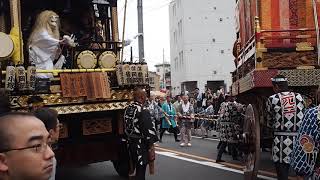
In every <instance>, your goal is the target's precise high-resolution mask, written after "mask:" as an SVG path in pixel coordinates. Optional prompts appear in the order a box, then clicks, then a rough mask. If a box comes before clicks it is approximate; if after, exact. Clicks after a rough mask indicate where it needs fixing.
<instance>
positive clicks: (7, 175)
mask: <svg viewBox="0 0 320 180" xmlns="http://www.w3.org/2000/svg"><path fill="white" fill-rule="evenodd" d="M48 143H49V133H48V131H47V130H46V128H45V126H44V124H43V122H41V121H40V120H39V119H38V118H36V117H35V116H33V115H32V114H27V113H18V112H12V113H7V114H2V115H1V116H0V179H1V180H16V179H23V180H35V179H36V180H48V179H49V178H50V177H51V173H52V170H53V157H54V153H53V151H52V150H51V148H50V146H49V144H48Z"/></svg>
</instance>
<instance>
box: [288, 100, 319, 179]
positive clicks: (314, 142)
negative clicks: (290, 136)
mask: <svg viewBox="0 0 320 180" xmlns="http://www.w3.org/2000/svg"><path fill="white" fill-rule="evenodd" d="M319 108H320V106H319V107H313V108H311V109H309V110H307V112H306V113H305V116H304V118H303V121H302V124H301V128H300V130H299V133H298V136H297V138H296V142H295V144H294V149H293V153H292V160H291V166H292V167H293V169H294V170H295V171H296V172H298V174H302V175H305V176H309V177H310V176H313V179H319V166H320V164H319V162H317V158H318V153H319V142H320V129H319V123H320V112H319Z"/></svg>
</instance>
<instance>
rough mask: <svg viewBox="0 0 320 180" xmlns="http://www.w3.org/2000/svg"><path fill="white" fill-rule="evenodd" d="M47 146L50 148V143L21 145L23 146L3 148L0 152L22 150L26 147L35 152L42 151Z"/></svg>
mask: <svg viewBox="0 0 320 180" xmlns="http://www.w3.org/2000/svg"><path fill="white" fill-rule="evenodd" d="M48 147H49V148H51V144H48V143H41V144H36V145H33V146H27V147H23V148H13V149H3V150H0V153H6V152H10V151H23V150H27V149H31V150H33V151H34V152H36V153H43V152H44V151H45V150H47V148H48Z"/></svg>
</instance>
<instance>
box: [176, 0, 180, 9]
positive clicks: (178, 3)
mask: <svg viewBox="0 0 320 180" xmlns="http://www.w3.org/2000/svg"><path fill="white" fill-rule="evenodd" d="M180 5H181V0H177V7H178V8H179V7H180Z"/></svg>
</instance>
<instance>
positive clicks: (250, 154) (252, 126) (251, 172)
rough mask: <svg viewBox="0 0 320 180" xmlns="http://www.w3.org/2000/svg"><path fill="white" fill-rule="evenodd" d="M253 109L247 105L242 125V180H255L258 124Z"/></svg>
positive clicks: (258, 144) (257, 154) (258, 142)
mask: <svg viewBox="0 0 320 180" xmlns="http://www.w3.org/2000/svg"><path fill="white" fill-rule="evenodd" d="M255 112H257V111H255V109H254V107H253V106H252V105H251V104H249V105H248V107H247V109H246V112H245V120H244V125H243V135H242V138H243V143H244V144H243V145H244V151H243V152H244V179H245V180H254V179H257V174H258V164H259V159H260V123H259V118H256V116H255V114H257V113H255Z"/></svg>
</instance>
